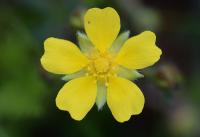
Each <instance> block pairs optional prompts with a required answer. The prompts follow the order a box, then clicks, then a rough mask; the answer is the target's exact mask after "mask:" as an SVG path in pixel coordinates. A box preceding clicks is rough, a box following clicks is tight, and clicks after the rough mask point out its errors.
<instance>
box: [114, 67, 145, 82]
mask: <svg viewBox="0 0 200 137" xmlns="http://www.w3.org/2000/svg"><path fill="white" fill-rule="evenodd" d="M116 72H117V75H118V76H119V77H123V78H126V79H129V80H136V79H139V78H143V77H144V75H142V74H140V73H139V72H138V71H137V70H131V69H128V68H125V67H123V66H118V67H117V68H116Z"/></svg>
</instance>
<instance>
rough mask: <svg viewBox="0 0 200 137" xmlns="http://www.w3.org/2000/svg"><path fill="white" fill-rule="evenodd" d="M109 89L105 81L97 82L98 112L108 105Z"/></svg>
mask: <svg viewBox="0 0 200 137" xmlns="http://www.w3.org/2000/svg"><path fill="white" fill-rule="evenodd" d="M106 90H107V88H106V85H105V83H104V82H103V81H100V80H99V81H97V98H96V105H97V107H98V110H101V109H102V107H103V106H104V104H105V103H106V94H107V91H106Z"/></svg>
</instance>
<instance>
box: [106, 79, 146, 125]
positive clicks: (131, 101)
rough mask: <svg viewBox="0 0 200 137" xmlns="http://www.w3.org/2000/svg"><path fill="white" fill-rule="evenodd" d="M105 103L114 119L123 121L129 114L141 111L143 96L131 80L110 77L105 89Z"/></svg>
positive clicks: (126, 119)
mask: <svg viewBox="0 0 200 137" xmlns="http://www.w3.org/2000/svg"><path fill="white" fill-rule="evenodd" d="M107 103H108V106H109V108H110V110H111V112H112V114H113V116H114V117H115V119H116V120H117V121H118V122H125V121H128V120H129V119H130V117H131V115H137V114H139V113H141V112H142V109H143V107H144V96H143V94H142V92H141V91H140V89H139V88H138V87H137V86H136V85H135V84H134V83H132V82H131V81H129V80H126V79H124V78H120V77H111V78H110V79H109V84H108V89H107Z"/></svg>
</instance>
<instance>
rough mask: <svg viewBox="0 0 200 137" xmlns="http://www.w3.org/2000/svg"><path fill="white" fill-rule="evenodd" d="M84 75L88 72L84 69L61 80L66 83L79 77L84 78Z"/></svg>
mask: <svg viewBox="0 0 200 137" xmlns="http://www.w3.org/2000/svg"><path fill="white" fill-rule="evenodd" d="M84 75H86V70H85V69H82V70H80V71H77V72H75V73H72V74H68V75H65V76H63V77H62V78H61V79H62V80H64V81H69V80H71V79H74V78H78V77H81V76H84Z"/></svg>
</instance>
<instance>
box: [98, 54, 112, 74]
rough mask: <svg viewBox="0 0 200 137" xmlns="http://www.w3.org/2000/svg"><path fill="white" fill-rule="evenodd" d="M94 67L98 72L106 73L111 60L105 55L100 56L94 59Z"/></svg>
mask: <svg viewBox="0 0 200 137" xmlns="http://www.w3.org/2000/svg"><path fill="white" fill-rule="evenodd" d="M94 67H95V70H96V72H97V73H98V74H100V73H106V72H108V70H109V67H110V62H109V60H108V59H106V58H104V57H99V58H97V59H96V60H94Z"/></svg>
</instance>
